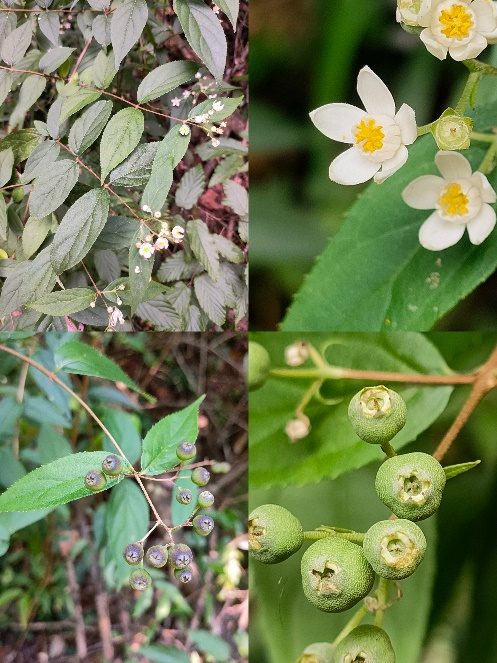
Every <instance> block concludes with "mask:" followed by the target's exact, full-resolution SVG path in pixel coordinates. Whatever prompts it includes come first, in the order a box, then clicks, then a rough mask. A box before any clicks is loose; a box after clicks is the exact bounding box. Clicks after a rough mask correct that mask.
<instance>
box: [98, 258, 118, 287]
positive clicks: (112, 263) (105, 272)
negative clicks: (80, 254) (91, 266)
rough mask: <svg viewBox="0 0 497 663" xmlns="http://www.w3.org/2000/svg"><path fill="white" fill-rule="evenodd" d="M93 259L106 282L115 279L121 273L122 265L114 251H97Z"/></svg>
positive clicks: (100, 275)
mask: <svg viewBox="0 0 497 663" xmlns="http://www.w3.org/2000/svg"><path fill="white" fill-rule="evenodd" d="M93 260H94V262H95V268H96V270H97V272H98V275H99V277H100V278H101V279H102V281H104V282H105V283H110V282H111V281H115V280H116V279H117V278H118V276H119V274H120V273H121V265H120V264H119V259H118V257H117V256H116V254H115V253H114V251H95V255H94V256H93Z"/></svg>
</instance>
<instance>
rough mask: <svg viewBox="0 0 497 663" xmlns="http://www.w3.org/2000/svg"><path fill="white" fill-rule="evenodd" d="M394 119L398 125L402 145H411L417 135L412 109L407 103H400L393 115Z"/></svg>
mask: <svg viewBox="0 0 497 663" xmlns="http://www.w3.org/2000/svg"><path fill="white" fill-rule="evenodd" d="M395 121H396V122H397V124H398V125H399V127H400V137H401V138H402V142H403V143H404V145H411V144H412V143H414V141H415V140H416V138H417V137H418V128H417V126H416V115H415V113H414V109H413V108H411V107H410V106H408V105H407V104H402V106H401V107H400V108H399V110H398V112H397V115H396V116H395Z"/></svg>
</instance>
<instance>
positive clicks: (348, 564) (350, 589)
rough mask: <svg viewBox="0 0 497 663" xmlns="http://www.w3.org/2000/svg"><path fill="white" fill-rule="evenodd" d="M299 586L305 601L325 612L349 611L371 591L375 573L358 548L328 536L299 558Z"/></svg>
mask: <svg viewBox="0 0 497 663" xmlns="http://www.w3.org/2000/svg"><path fill="white" fill-rule="evenodd" d="M301 571H302V586H303V588H304V594H305V596H306V598H307V599H308V600H309V601H310V602H311V603H313V604H314V605H315V606H316V608H319V609H320V610H324V611H325V612H341V611H342V610H348V609H349V608H351V607H352V606H353V605H355V604H356V603H357V602H358V601H360V600H361V599H362V598H364V597H365V596H366V595H367V594H368V593H369V592H370V591H371V588H372V587H373V583H374V578H375V575H374V571H373V569H372V568H371V565H370V564H369V562H368V560H367V559H366V557H365V556H364V553H363V551H362V548H361V547H360V546H357V545H355V544H354V543H351V542H350V541H346V540H345V539H341V538H339V537H338V536H329V537H326V538H325V539H320V540H319V541H316V542H315V543H313V544H312V546H310V548H308V549H307V550H306V551H305V553H304V554H303V556H302V564H301Z"/></svg>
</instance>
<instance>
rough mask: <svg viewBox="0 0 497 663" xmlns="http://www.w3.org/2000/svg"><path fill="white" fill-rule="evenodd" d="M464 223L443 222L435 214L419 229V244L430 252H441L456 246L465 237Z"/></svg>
mask: <svg viewBox="0 0 497 663" xmlns="http://www.w3.org/2000/svg"><path fill="white" fill-rule="evenodd" d="M465 227H466V226H465V224H464V223H451V222H450V221H443V220H442V219H441V218H440V217H439V216H438V214H437V212H433V214H432V215H431V216H429V217H428V218H427V219H426V221H425V222H424V223H423V225H422V226H421V228H420V229H419V243H420V244H421V246H423V247H424V248H425V249H428V251H441V250H442V249H447V248H448V247H449V246H454V244H457V242H458V241H459V240H460V239H461V237H462V236H463V235H464V228H465Z"/></svg>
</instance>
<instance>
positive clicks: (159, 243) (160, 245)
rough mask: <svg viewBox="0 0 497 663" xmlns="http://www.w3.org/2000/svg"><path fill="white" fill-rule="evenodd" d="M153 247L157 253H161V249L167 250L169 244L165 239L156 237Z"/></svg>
mask: <svg viewBox="0 0 497 663" xmlns="http://www.w3.org/2000/svg"><path fill="white" fill-rule="evenodd" d="M154 246H155V248H156V249H157V250H158V251H161V250H162V249H167V247H168V246H169V242H168V241H167V239H166V238H165V237H157V239H156V241H155V244H154Z"/></svg>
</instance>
